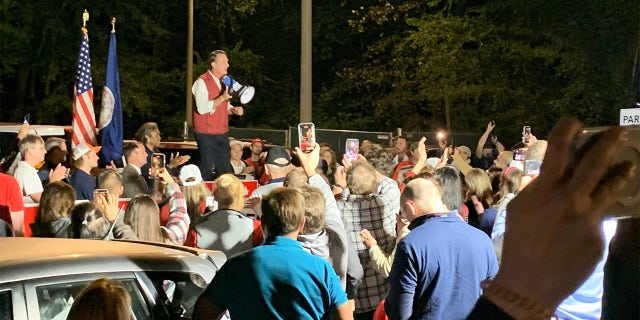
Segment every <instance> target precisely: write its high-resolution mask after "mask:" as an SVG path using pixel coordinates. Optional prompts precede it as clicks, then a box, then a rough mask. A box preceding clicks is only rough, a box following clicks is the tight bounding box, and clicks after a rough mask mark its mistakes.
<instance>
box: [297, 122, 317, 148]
mask: <svg viewBox="0 0 640 320" xmlns="http://www.w3.org/2000/svg"><path fill="white" fill-rule="evenodd" d="M315 145H316V126H315V125H314V124H313V123H311V122H304V123H300V124H298V147H299V148H300V150H302V151H303V152H311V151H312V150H313V148H314V147H315Z"/></svg>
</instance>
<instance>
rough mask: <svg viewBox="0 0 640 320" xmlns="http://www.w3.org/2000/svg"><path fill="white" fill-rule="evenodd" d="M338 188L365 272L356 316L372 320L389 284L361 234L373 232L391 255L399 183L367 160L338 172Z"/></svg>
mask: <svg viewBox="0 0 640 320" xmlns="http://www.w3.org/2000/svg"><path fill="white" fill-rule="evenodd" d="M336 184H337V185H339V186H341V187H342V188H343V191H342V200H341V201H338V208H339V209H340V211H341V212H342V219H343V220H344V222H345V229H346V230H347V233H348V234H349V237H351V241H353V243H354V244H355V246H356V251H357V252H358V257H359V258H360V264H361V265H362V267H363V268H364V277H363V281H362V283H361V284H360V286H359V287H358V295H357V297H356V310H355V315H354V316H355V319H371V318H372V317H373V313H374V311H375V309H376V307H377V306H378V304H380V301H382V300H383V299H384V297H385V296H386V294H387V283H386V279H385V278H384V277H383V276H382V275H381V274H380V273H378V272H376V270H375V268H374V267H373V266H372V265H371V264H370V262H371V257H370V256H369V249H368V248H367V246H366V245H365V244H364V243H363V241H362V239H361V238H360V235H359V233H360V230H362V229H367V230H369V231H370V232H371V233H372V234H373V236H374V237H375V238H376V239H377V240H378V245H379V246H380V248H382V250H383V251H384V252H385V254H387V255H388V254H391V251H393V247H394V244H395V240H396V214H397V213H398V210H399V198H400V189H399V188H398V185H397V184H396V182H395V181H393V180H392V179H390V178H388V177H385V176H383V175H382V174H381V173H379V172H378V171H376V170H375V169H374V168H373V166H371V165H370V164H369V163H368V162H366V161H363V160H358V161H356V162H354V163H353V164H352V165H351V166H350V167H349V168H348V169H347V171H346V172H345V169H344V168H342V167H341V168H339V169H338V170H337V172H336Z"/></svg>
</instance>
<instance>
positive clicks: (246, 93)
mask: <svg viewBox="0 0 640 320" xmlns="http://www.w3.org/2000/svg"><path fill="white" fill-rule="evenodd" d="M222 82H223V83H224V84H225V85H226V86H227V88H228V90H229V94H230V95H231V96H234V97H240V103H242V104H247V103H249V101H251V99H253V95H254V94H255V93H256V88H254V87H252V86H243V85H241V84H240V83H239V82H238V81H236V80H235V79H234V78H232V77H231V76H230V75H225V76H224V77H223V78H222Z"/></svg>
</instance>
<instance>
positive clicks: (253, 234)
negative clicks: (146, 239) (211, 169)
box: [185, 174, 263, 257]
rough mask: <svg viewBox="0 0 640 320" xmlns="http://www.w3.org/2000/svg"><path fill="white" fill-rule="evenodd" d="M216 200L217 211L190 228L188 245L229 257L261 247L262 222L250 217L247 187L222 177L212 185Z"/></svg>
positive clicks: (201, 218)
mask: <svg viewBox="0 0 640 320" xmlns="http://www.w3.org/2000/svg"><path fill="white" fill-rule="evenodd" d="M213 197H214V198H215V199H216V201H217V202H218V210H215V211H212V212H207V213H205V214H204V215H202V216H201V217H200V218H198V219H197V220H196V221H194V223H193V224H192V225H191V229H190V230H189V235H188V236H187V241H186V242H185V245H187V246H192V247H198V248H203V249H211V250H220V251H222V252H224V253H225V254H226V255H227V257H228V256H231V255H234V254H236V253H240V252H242V251H247V250H250V249H251V248H253V247H255V246H258V245H260V244H262V242H263V235H262V231H261V229H260V221H257V220H255V219H253V218H250V217H247V216H246V215H245V214H244V213H242V212H241V211H240V210H242V207H243V206H244V186H243V185H242V182H240V180H239V179H238V178H237V177H235V176H234V175H232V174H223V175H221V176H220V177H218V178H217V179H216V180H215V181H214V182H213Z"/></svg>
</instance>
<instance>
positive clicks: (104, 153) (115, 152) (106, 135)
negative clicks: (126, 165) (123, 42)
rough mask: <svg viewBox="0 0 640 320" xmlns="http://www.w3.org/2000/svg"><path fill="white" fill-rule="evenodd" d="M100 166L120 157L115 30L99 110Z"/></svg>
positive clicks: (120, 115) (120, 107) (119, 109)
mask: <svg viewBox="0 0 640 320" xmlns="http://www.w3.org/2000/svg"><path fill="white" fill-rule="evenodd" d="M99 127H100V145H102V150H100V153H101V154H100V166H101V167H103V166H105V165H106V164H108V163H109V162H110V161H112V160H116V159H120V158H121V157H122V138H123V135H122V101H120V75H119V74H118V55H117V53H116V32H115V30H112V31H111V40H110V42H109V56H108V58H107V80H106V83H105V87H104V89H103V90H102V110H100V123H99Z"/></svg>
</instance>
